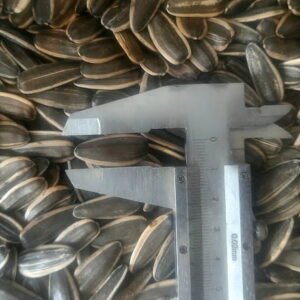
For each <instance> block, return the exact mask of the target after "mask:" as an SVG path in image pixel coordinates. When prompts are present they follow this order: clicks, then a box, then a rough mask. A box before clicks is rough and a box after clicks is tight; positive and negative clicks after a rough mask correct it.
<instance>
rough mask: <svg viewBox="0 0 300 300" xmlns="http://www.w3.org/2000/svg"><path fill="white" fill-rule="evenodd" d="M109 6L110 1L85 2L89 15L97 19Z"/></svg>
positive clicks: (91, 0)
mask: <svg viewBox="0 0 300 300" xmlns="http://www.w3.org/2000/svg"><path fill="white" fill-rule="evenodd" d="M110 4H111V0H86V6H87V9H88V11H89V13H90V14H91V15H93V16H95V17H97V18H100V17H101V16H102V14H103V13H104V11H105V10H106V9H107V8H108V6H109V5H110Z"/></svg>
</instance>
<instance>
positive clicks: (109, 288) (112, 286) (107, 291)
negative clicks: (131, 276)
mask: <svg viewBox="0 0 300 300" xmlns="http://www.w3.org/2000/svg"><path fill="white" fill-rule="evenodd" d="M127 272H128V267H127V266H126V265H120V266H118V267H117V268H115V270H114V271H113V272H112V273H111V274H110V275H109V276H108V277H107V279H106V280H105V281H104V282H103V284H102V285H101V287H100V288H99V289H98V290H97V291H96V292H95V294H94V295H93V296H92V297H91V300H101V299H106V300H112V299H113V297H114V295H115V293H116V292H117V290H118V288H119V287H120V285H121V284H122V283H123V281H124V279H125V277H126V275H127Z"/></svg>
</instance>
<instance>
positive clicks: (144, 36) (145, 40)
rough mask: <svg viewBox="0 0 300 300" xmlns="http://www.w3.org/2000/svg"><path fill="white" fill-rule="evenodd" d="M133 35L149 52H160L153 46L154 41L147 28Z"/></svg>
mask: <svg viewBox="0 0 300 300" xmlns="http://www.w3.org/2000/svg"><path fill="white" fill-rule="evenodd" d="M133 34H134V35H135V37H136V38H137V39H138V40H139V41H140V42H141V44H142V45H143V46H145V47H146V48H148V49H149V50H151V51H153V52H158V50H157V48H156V47H155V45H154V44H153V41H152V39H151V37H150V34H149V31H148V29H147V28H146V29H144V30H142V31H139V32H133Z"/></svg>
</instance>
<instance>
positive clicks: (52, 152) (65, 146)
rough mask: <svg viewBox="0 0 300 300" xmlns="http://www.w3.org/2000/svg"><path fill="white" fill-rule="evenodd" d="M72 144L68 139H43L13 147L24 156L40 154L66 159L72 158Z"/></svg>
mask: <svg viewBox="0 0 300 300" xmlns="http://www.w3.org/2000/svg"><path fill="white" fill-rule="evenodd" d="M73 149H74V144H73V142H71V141H68V140H45V141H40V142H34V143H28V144H27V145H25V146H22V147H18V148H16V149H14V151H15V152H16V153H19V154H24V155H26V156H41V157H48V158H52V159H56V160H58V161H68V160H70V159H72V158H73Z"/></svg>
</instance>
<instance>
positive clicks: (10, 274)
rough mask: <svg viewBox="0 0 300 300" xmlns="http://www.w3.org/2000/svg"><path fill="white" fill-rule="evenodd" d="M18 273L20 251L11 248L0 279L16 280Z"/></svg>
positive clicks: (0, 271) (0, 273) (0, 272)
mask: <svg viewBox="0 0 300 300" xmlns="http://www.w3.org/2000/svg"><path fill="white" fill-rule="evenodd" d="M17 271H18V251H17V249H16V248H15V247H13V248H11V249H10V251H9V253H8V261H7V263H6V265H5V266H4V268H3V269H2V270H0V278H1V279H7V280H15V279H16V276H17Z"/></svg>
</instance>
